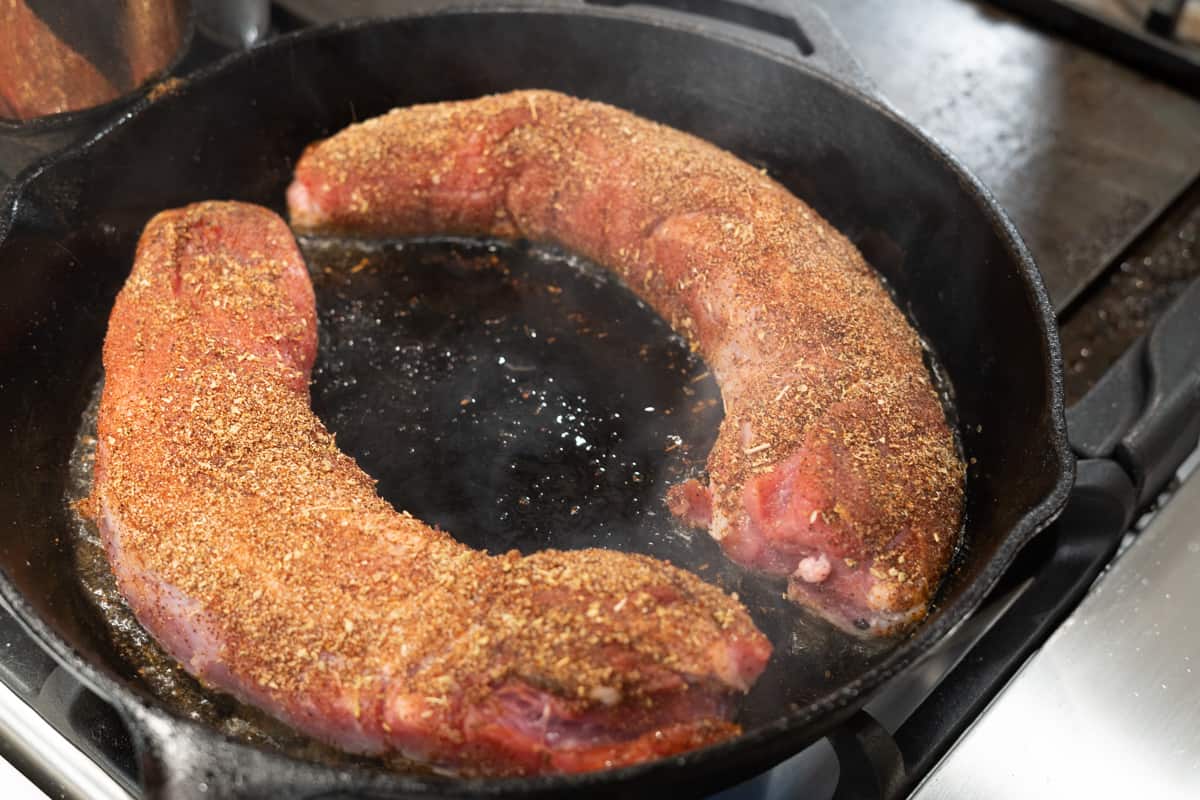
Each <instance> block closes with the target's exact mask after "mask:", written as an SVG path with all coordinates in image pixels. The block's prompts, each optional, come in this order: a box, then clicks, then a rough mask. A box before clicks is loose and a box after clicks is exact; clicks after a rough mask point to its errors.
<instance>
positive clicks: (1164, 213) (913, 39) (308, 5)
mask: <svg viewBox="0 0 1200 800" xmlns="http://www.w3.org/2000/svg"><path fill="white" fill-rule="evenodd" d="M580 1H582V0H580ZM807 1H808V0H776V2H772V3H764V2H757V3H754V2H752V3H751V4H755V5H759V6H768V7H769V8H772V9H774V10H775V11H777V12H778V13H782V14H786V13H787V7H788V3H789V2H807ZM1048 1H1049V0H1048ZM747 2H751V0H747ZM812 2H813V4H814V5H817V6H820V7H822V8H824V9H825V11H826V13H827V14H828V16H829V17H830V20H831V22H832V25H833V27H834V28H836V29H838V30H839V31H840V33H841V35H842V38H844V39H845V42H846V44H847V45H848V46H849V49H850V51H851V52H852V53H853V55H854V56H855V57H856V58H857V60H858V61H859V62H860V63H861V64H862V65H863V67H864V69H865V72H866V74H867V75H868V80H869V81H871V84H872V87H873V90H874V91H876V92H877V93H879V94H881V95H882V96H883V97H885V98H887V100H888V101H889V102H891V103H892V104H894V105H895V106H896V107H897V108H898V109H899V110H900V111H901V112H902V113H904V114H906V115H907V116H909V117H910V118H911V119H913V120H914V122H916V123H917V124H918V125H921V126H923V127H925V128H926V129H928V130H930V131H931V132H932V133H933V134H934V135H935V136H936V137H938V138H939V139H940V140H941V141H942V142H943V143H944V144H945V145H946V146H947V147H948V149H950V150H951V151H952V152H954V153H955V154H956V155H957V156H958V157H959V158H961V159H962V160H963V161H964V162H965V163H966V164H967V165H968V166H969V167H971V168H972V169H974V170H975V171H977V172H978V173H979V174H980V176H981V177H982V178H983V179H984V181H985V182H986V183H988V184H989V185H990V186H991V187H992V188H993V190H994V191H995V192H996V193H997V196H998V197H999V199H1000V201H1001V203H1002V204H1003V205H1004V206H1005V207H1006V208H1008V209H1009V210H1010V212H1011V213H1012V215H1013V217H1014V219H1015V221H1016V222H1017V224H1018V227H1019V228H1020V229H1021V231H1022V233H1023V235H1024V236H1025V237H1026V238H1027V240H1028V241H1029V243H1030V245H1031V248H1032V249H1033V251H1034V254H1035V256H1036V257H1037V259H1038V261H1039V264H1040V266H1041V268H1042V270H1043V272H1044V273H1045V276H1046V281H1047V285H1048V287H1049V289H1050V293H1051V296H1052V299H1053V300H1054V302H1055V305H1056V307H1057V308H1058V309H1059V311H1060V323H1061V328H1062V333H1063V342H1064V351H1065V353H1064V354H1065V357H1066V360H1067V365H1068V395H1069V399H1070V400H1071V401H1072V402H1074V401H1079V400H1083V402H1082V403H1079V404H1077V405H1076V406H1075V407H1074V408H1073V409H1072V411H1071V414H1070V420H1069V422H1070V426H1071V432H1072V441H1073V442H1074V443H1075V444H1076V446H1077V449H1078V450H1079V451H1080V454H1081V456H1084V457H1085V458H1084V460H1082V461H1081V463H1080V469H1079V491H1077V493H1076V494H1075V495H1074V496H1073V501H1072V505H1071V506H1070V507H1069V508H1068V510H1067V512H1066V513H1064V515H1063V518H1062V519H1060V520H1059V521H1058V522H1056V523H1055V524H1054V525H1052V526H1051V527H1050V528H1049V529H1048V530H1047V531H1045V532H1044V533H1043V534H1041V535H1040V536H1039V537H1038V538H1037V539H1036V540H1035V541H1034V542H1033V543H1032V544H1031V545H1030V546H1028V547H1027V548H1026V551H1025V552H1024V553H1023V554H1022V555H1021V557H1020V558H1019V559H1018V561H1017V563H1016V564H1015V565H1014V566H1013V568H1012V569H1011V570H1010V572H1009V574H1008V575H1006V577H1005V579H1004V580H1003V581H1002V582H1001V584H1000V586H999V587H998V588H997V589H996V591H995V592H994V593H993V595H992V596H991V597H990V598H989V600H988V601H987V603H986V604H985V605H984V607H983V608H981V609H980V611H979V612H978V613H977V614H975V615H974V616H973V617H971V618H970V619H969V620H967V621H966V622H965V623H963V624H962V625H961V626H960V628H959V629H958V630H956V631H955V632H954V633H953V634H952V635H951V636H950V637H948V638H947V639H946V640H945V641H944V642H942V643H941V644H940V645H939V646H938V647H937V648H935V650H934V651H933V652H932V653H930V654H929V656H928V657H927V658H925V659H923V660H922V661H921V662H920V663H918V664H917V665H915V666H914V667H912V668H910V669H909V670H907V671H906V672H905V673H903V674H901V675H900V676H898V677H897V678H896V679H894V680H893V681H891V682H890V683H889V684H888V685H887V686H886V687H885V689H884V690H883V691H882V692H881V693H880V694H879V695H878V696H876V697H875V698H874V699H873V700H872V701H871V703H869V704H868V705H867V707H866V709H865V710H864V711H863V712H861V713H859V714H858V715H856V716H855V717H854V718H853V719H852V720H851V721H850V722H849V723H848V724H847V725H845V726H844V727H843V728H842V729H840V730H839V731H838V732H836V733H835V734H833V735H832V736H830V737H829V738H827V739H825V740H822V741H821V742H819V743H817V744H815V745H813V746H812V747H809V748H808V749H807V750H805V751H803V752H802V753H800V754H798V755H796V756H795V757H793V758H791V759H789V760H788V761H786V762H784V763H783V764H781V765H779V766H778V767H776V768H775V769H773V770H771V771H770V772H768V773H765V774H763V775H760V776H758V777H757V778H755V779H753V780H751V781H748V782H746V783H745V784H742V785H740V786H737V787H734V788H732V789H729V790H726V791H724V792H721V793H719V794H718V795H715V796H716V797H720V798H722V800H760V799H763V800H765V799H767V798H770V799H772V800H773V799H774V798H792V797H811V798H836V799H837V800H850V799H853V798H862V799H864V800H865V799H866V798H897V797H902V796H907V795H910V794H911V795H912V796H915V797H920V798H1007V797H1041V796H1084V795H1085V793H1086V795H1087V796H1091V797H1110V796H1111V797H1115V796H1127V795H1129V794H1133V793H1134V792H1138V793H1140V794H1143V795H1146V796H1150V797H1171V796H1178V797H1196V796H1200V740H1198V739H1197V734H1196V730H1197V729H1198V728H1200V688H1197V687H1200V681H1197V680H1196V679H1195V678H1194V677H1193V674H1192V670H1193V669H1195V670H1198V671H1197V673H1196V674H1197V675H1200V628H1197V625H1200V623H1197V622H1195V621H1193V619H1192V614H1191V610H1192V609H1194V608H1197V607H1200V581H1196V580H1195V579H1194V578H1193V576H1194V575H1195V574H1196V573H1197V570H1200V534H1198V533H1197V526H1196V524H1195V522H1194V520H1196V519H1198V518H1200V477H1196V476H1194V475H1193V474H1192V473H1193V472H1194V470H1195V466H1196V463H1197V462H1198V461H1200V455H1197V454H1193V455H1192V456H1191V458H1190V459H1189V460H1188V461H1187V462H1185V463H1184V465H1183V466H1182V467H1180V468H1179V471H1178V472H1177V473H1176V474H1175V477H1174V479H1172V480H1170V481H1166V482H1165V483H1164V481H1165V479H1166V478H1167V477H1169V476H1170V475H1171V473H1175V467H1176V465H1175V464H1174V463H1168V462H1170V461H1178V460H1179V459H1180V458H1181V457H1182V455H1183V454H1184V453H1185V452H1186V451H1188V450H1192V449H1193V448H1195V446H1196V443H1197V440H1196V431H1197V428H1198V427H1200V407H1198V406H1200V378H1197V377H1196V375H1198V374H1200V359H1197V358H1196V356H1195V354H1194V353H1195V352H1196V351H1200V282H1197V276H1200V251H1197V249H1196V248H1197V245H1196V244H1195V242H1196V241H1197V237H1200V232H1198V231H1200V180H1198V178H1197V176H1200V101H1197V100H1196V99H1194V98H1193V97H1189V96H1188V95H1187V94H1186V93H1182V92H1180V91H1177V90H1175V89H1172V88H1169V87H1168V86H1166V85H1164V84H1162V83H1158V82H1156V81H1155V80H1152V79H1150V78H1147V77H1145V76H1144V75H1142V74H1139V73H1138V72H1136V71H1135V70H1133V69H1131V68H1129V67H1127V66H1122V65H1121V64H1120V63H1118V62H1117V61H1115V60H1113V59H1112V58H1110V57H1109V56H1108V55H1106V54H1105V53H1103V52H1100V51H1097V50H1093V49H1089V48H1086V47H1083V46H1080V45H1078V44H1075V43H1072V42H1071V41H1067V40H1066V39H1063V38H1058V37H1056V36H1054V35H1052V34H1050V33H1047V32H1045V31H1043V30H1042V29H1040V28H1038V27H1035V25H1033V24H1032V23H1030V22H1027V21H1025V20H1023V19H1022V18H1020V17H1016V16H1011V15H1010V14H1008V13H1006V12H1002V11H999V10H997V8H995V7H994V5H1003V6H1006V7H1017V6H1021V5H1025V4H1022V3H1017V2H1005V3H996V4H994V5H993V4H988V3H980V2H971V1H970V0H860V2H855V3H843V2H839V1H838V0H812ZM608 4H610V5H611V4H612V3H611V2H609V3H608ZM619 4H620V3H618V5H619ZM653 4H655V5H667V6H671V7H674V8H680V7H686V8H692V9H693V10H696V9H703V8H705V7H706V6H708V7H710V8H711V7H714V6H717V5H721V3H711V4H708V3H693V2H671V1H670V0H665V1H664V2H660V3H653ZM725 4H726V5H727V3H725ZM418 5H421V6H434V5H444V4H443V3H433V2H421V3H419V4H418ZM390 8H394V6H393V5H392V4H389V3H386V2H376V1H375V0H354V2H342V3H338V2H332V0H287V2H282V3H278V4H276V6H275V7H274V12H275V13H274V18H275V23H276V26H277V28H283V29H287V28H292V27H299V26H303V25H307V24H311V23H314V22H322V21H327V20H331V19H334V18H339V17H345V16H361V15H364V14H372V13H386V12H387V11H388V10H389V9H390ZM666 13H674V12H666ZM714 24H720V23H714ZM770 38H771V37H770V35H769V34H768V35H767V37H766V39H767V40H769V39H770ZM816 44H817V46H818V47H820V46H821V43H820V42H817V43H816ZM1093 44H1094V42H1093ZM775 45H776V46H784V47H786V46H787V44H786V43H783V42H776V43H775ZM197 47H198V51H197V52H199V53H200V55H198V56H194V57H193V58H190V59H189V60H188V61H186V62H185V67H184V68H185V69H187V68H190V67H195V66H198V65H199V64H201V63H203V62H204V61H205V60H209V59H211V58H212V57H214V56H216V55H219V54H220V51H219V49H215V48H213V47H212V46H211V45H208V46H207V48H208V49H207V50H205V49H204V48H205V47H206V45H205V44H204V43H203V41H200V42H199V44H198V45H197ZM1189 346H1191V347H1192V348H1193V351H1192V355H1191V356H1190V360H1189V356H1188V355H1187V348H1188V347H1189ZM1114 364H1115V365H1116V366H1115V367H1114ZM1089 392H1090V394H1089ZM1148 407H1154V408H1159V409H1161V408H1163V407H1166V408H1168V410H1170V411H1172V412H1173V413H1174V414H1175V416H1173V417H1171V419H1170V423H1171V425H1172V426H1173V427H1169V429H1168V431H1167V432H1166V434H1164V432H1163V430H1161V426H1160V428H1155V427H1154V426H1153V425H1150V426H1147V425H1146V424H1144V423H1143V422H1142V421H1141V416H1142V412H1143V411H1144V410H1146V408H1148ZM1171 433H1174V435H1175V438H1177V439H1179V440H1180V441H1178V442H1172V443H1170V446H1165V445H1162V441H1163V440H1164V439H1169V438H1170V436H1169V434H1171ZM1147 441H1150V442H1152V443H1154V444H1155V446H1148V445H1147V444H1146V442H1147ZM1113 457H1116V458H1117V459H1119V460H1120V463H1121V464H1122V465H1123V467H1118V466H1117V463H1118V462H1117V461H1114V460H1112V459H1113ZM1189 475H1190V476H1191V477H1189ZM1159 484H1164V485H1162V486H1160V485H1159ZM1113 498H1117V500H1115V501H1114V499H1113ZM1135 510H1136V511H1137V515H1140V520H1139V521H1138V522H1137V523H1136V524H1132V525H1131V520H1132V519H1133V517H1134V516H1135V514H1134V511H1135ZM0 755H3V757H4V758H5V759H6V760H7V761H8V762H9V763H10V764H11V765H13V766H15V767H17V768H18V769H20V770H21V771H22V772H24V773H25V774H26V775H28V776H29V777H30V778H31V779H32V780H33V781H34V782H36V783H37V784H38V786H40V787H41V789H42V790H43V791H45V792H46V793H47V794H49V795H51V796H55V797H80V798H85V797H86V798H93V797H96V798H118V797H136V796H139V795H140V789H139V782H138V775H137V770H138V768H137V764H136V755H135V751H134V747H133V745H132V743H131V742H130V739H129V735H128V733H127V731H126V730H125V728H124V726H123V724H122V722H121V720H120V718H119V717H118V715H117V714H116V712H115V711H113V710H112V709H111V708H110V707H108V706H107V705H105V704H104V703H103V702H102V701H100V700H99V699H98V698H97V697H96V696H95V695H94V694H92V693H91V692H90V691H88V690H87V689H85V688H84V687H82V686H81V685H80V684H79V683H78V682H77V681H76V680H75V679H74V678H73V677H72V676H71V675H70V674H69V673H67V672H66V671H65V670H63V669H62V668H60V667H58V666H57V665H56V664H55V663H54V662H53V661H52V660H51V659H50V658H49V657H48V656H46V655H45V654H44V653H43V652H42V651H41V650H40V649H38V648H37V646H36V645H34V644H33V643H32V641H31V640H29V639H28V638H27V637H26V635H25V634H24V633H23V632H22V631H21V630H20V628H19V627H18V625H17V624H16V623H15V622H14V621H13V620H12V619H11V618H10V617H8V616H7V615H6V614H4V613H3V612H0ZM0 785H2V781H0Z"/></svg>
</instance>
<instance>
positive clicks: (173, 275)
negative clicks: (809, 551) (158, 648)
mask: <svg viewBox="0 0 1200 800" xmlns="http://www.w3.org/2000/svg"><path fill="white" fill-rule="evenodd" d="M316 334H317V331H316V316H315V304H314V299H313V292H312V287H311V284H310V282H309V278H308V273H307V271H306V269H305V267H304V263H303V261H302V260H301V257H300V254H299V251H298V250H297V248H296V245H295V242H294V240H293V239H292V236H291V233H290V231H289V230H288V228H287V226H286V225H285V224H284V222H283V220H281V219H280V218H279V217H277V216H276V215H274V214H273V213H272V212H270V211H268V210H266V209H263V208H260V207H257V206H251V205H246V204H241V203H201V204H197V205H193V206H188V207H186V208H183V209H178V210H173V211H166V212H163V213H161V214H159V215H158V216H156V217H155V218H154V219H153V220H151V221H150V223H149V224H148V225H147V227H146V229H145V231H144V233H143V236H142V239H141V241H140V243H139V246H138V251H137V257H136V261H135V264H134V267H133V271H132V273H131V275H130V277H129V279H128V281H127V283H126V285H125V287H124V288H123V290H122V291H121V293H120V295H119V296H118V298H117V301H116V305H115V307H114V309H113V312H112V316H111V318H110V321H109V330H108V335H107V338H106V340H105V345H104V368H105V385H104V392H103V396H102V398H101V405H100V411H99V419H98V438H99V443H98V450H97V460H96V468H95V469H96V474H95V484H94V490H93V497H92V499H91V505H92V507H93V509H94V513H95V514H96V515H97V517H98V519H99V523H100V528H101V534H102V538H103V540H104V543H105V547H106V549H107V552H108V555H109V559H110V561H111V563H112V566H113V570H114V573H115V574H116V576H117V580H118V586H119V588H120V590H121V592H122V594H123V595H124V596H125V597H126V599H127V600H128V602H129V604H130V606H131V607H132V609H133V610H134V612H135V613H136V615H137V617H138V619H139V620H140V621H141V623H142V624H143V625H144V626H145V627H146V628H147V629H148V630H149V631H150V632H151V633H152V634H153V635H154V636H155V638H156V639H158V640H159V641H160V643H162V644H163V645H164V646H165V647H166V649H167V650H168V651H169V652H170V653H171V654H172V655H173V656H174V657H175V658H177V659H178V660H179V661H180V662H181V663H182V664H183V665H184V666H185V667H186V668H187V669H188V671H190V672H191V673H193V674H194V675H196V676H198V677H199V678H201V679H202V680H204V681H206V682H207V683H209V684H211V685H214V686H216V687H217V688H220V689H223V690H226V691H229V692H231V693H233V694H235V695H237V696H238V697H240V698H242V699H243V700H246V701H248V702H251V703H254V704H256V705H258V706H260V707H263V708H265V709H266V710H268V711H270V712H271V713H273V714H275V715H277V716H279V717H280V718H282V719H284V720H285V721H287V722H289V723H291V724H292V725H294V726H295V727H297V728H298V729H300V730H302V731H305V732H307V733H309V734H311V735H313V736H316V737H318V738H321V739H324V740H326V741H330V742H332V743H334V744H337V745H340V746H342V747H344V748H346V749H349V750H353V751H359V752H367V753H386V752H389V751H393V752H399V753H403V754H404V755H406V756H409V757H412V758H418V759H422V760H426V761H430V762H433V763H435V764H439V765H445V766H449V767H454V768H458V769H460V770H463V771H467V772H472V773H480V774H536V773H543V772H574V771H583V770H592V769H600V768H604V767H608V766H614V765H621V764H628V763H633V762H637V761H641V760H646V759H651V758H655V757H659V756H664V755H668V754H671V753H675V752H679V751H682V750H686V749H689V748H694V747H698V746H702V745H705V744H708V743H711V742H715V741H719V740H721V739H724V738H727V737H729V736H731V735H734V734H736V733H737V731H738V728H737V726H736V725H734V724H732V723H731V722H729V721H728V719H729V716H730V711H731V706H732V699H733V698H734V697H735V696H736V695H737V694H739V693H740V692H742V691H745V690H746V689H748V688H749V686H750V685H751V684H752V683H753V682H754V680H755V679H756V678H757V676H758V675H759V674H760V672H761V671H762V669H763V667H764V666H765V664H766V661H767V659H768V657H769V655H770V650H771V648H770V645H769V643H768V642H767V641H766V639H765V637H764V636H763V635H762V634H761V633H760V632H759V631H758V630H757V629H756V628H755V626H754V624H753V623H752V622H751V620H750V618H749V616H748V614H747V613H746V610H745V609H744V607H743V606H742V605H741V604H740V603H739V602H738V601H737V600H736V598H733V597H730V596H728V595H726V594H725V593H724V592H722V591H721V590H719V589H718V588H716V587H714V586H711V585H709V584H706V583H704V582H703V581H701V580H700V579H699V578H697V577H696V576H694V575H692V574H690V573H687V572H684V571H682V570H679V569H676V568H674V567H672V566H671V565H670V564H667V563H665V562H662V561H659V560H656V559H652V558H648V557H645V556H640V555H634V554H624V553H615V552H609V551H603V550H582V551H573V552H560V551H553V550H551V551H545V552H540V553H537V554H535V555H532V556H529V557H521V556H519V554H517V553H516V552H511V553H508V554H505V555H501V556H496V557H492V556H489V555H487V554H486V553H483V552H481V551H476V550H473V549H471V548H468V547H466V546H465V545H462V544H460V543H458V542H456V541H455V540H454V539H453V538H452V537H451V536H450V535H449V534H447V533H445V532H442V531H439V530H436V529H433V528H431V527H429V526H428V525H425V524H424V523H422V522H421V521H419V520H417V519H415V518H413V517H412V516H410V515H408V514H406V513H404V512H402V511H396V510H395V509H393V508H392V507H391V506H389V505H388V503H387V502H385V501H384V500H383V499H381V498H380V497H379V496H378V495H377V493H376V492H375V486H374V482H373V481H372V479H371V478H370V477H368V476H367V475H366V474H365V473H363V472H362V470H361V469H359V467H358V466H357V465H356V464H355V463H354V461H353V460H352V459H351V458H349V457H348V456H346V455H344V454H343V453H341V452H340V451H339V450H338V448H337V445H336V443H335V442H334V438H333V436H332V435H331V434H330V433H329V432H328V431H326V429H325V428H324V427H323V425H322V424H321V423H320V421H319V420H318V419H317V418H316V417H315V416H314V415H313V413H312V411H311V409H310V406H309V397H308V380H309V373H310V369H311V367H312V364H313V360H314V358H315V354H316V341H317V340H316Z"/></svg>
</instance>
